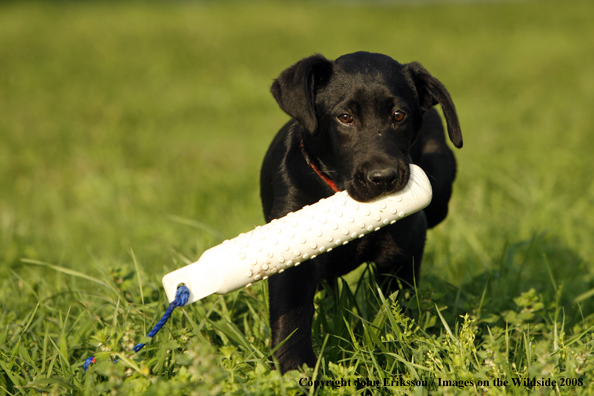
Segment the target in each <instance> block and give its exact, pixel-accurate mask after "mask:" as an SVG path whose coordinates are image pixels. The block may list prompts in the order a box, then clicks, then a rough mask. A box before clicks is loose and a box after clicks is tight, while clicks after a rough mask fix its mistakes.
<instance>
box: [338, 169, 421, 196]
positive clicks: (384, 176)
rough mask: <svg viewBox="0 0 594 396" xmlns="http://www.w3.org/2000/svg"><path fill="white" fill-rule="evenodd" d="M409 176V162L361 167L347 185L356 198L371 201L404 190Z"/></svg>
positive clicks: (351, 194)
mask: <svg viewBox="0 0 594 396" xmlns="http://www.w3.org/2000/svg"><path fill="white" fill-rule="evenodd" d="M409 178H410V167H409V166H408V164H407V165H404V164H398V165H397V166H375V167H361V168H360V169H358V170H357V171H356V172H355V174H354V175H353V177H352V178H351V181H350V182H347V183H346V186H345V187H346V190H347V192H348V193H349V195H350V196H351V197H352V198H353V199H354V200H356V201H359V202H369V201H371V200H373V199H375V198H377V197H380V196H382V195H389V194H393V193H395V192H397V191H400V190H402V189H403V188H404V187H406V185H407V184H408V180H409Z"/></svg>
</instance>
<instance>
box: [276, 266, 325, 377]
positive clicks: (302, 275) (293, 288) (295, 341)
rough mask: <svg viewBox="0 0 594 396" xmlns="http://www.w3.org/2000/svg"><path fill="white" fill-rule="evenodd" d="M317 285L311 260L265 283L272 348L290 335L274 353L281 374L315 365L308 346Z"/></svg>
mask: <svg viewBox="0 0 594 396" xmlns="http://www.w3.org/2000/svg"><path fill="white" fill-rule="evenodd" d="M317 285H318V278H317V275H316V271H315V260H311V261H308V262H305V263H303V264H301V265H300V266H298V267H293V268H291V269H289V270H287V271H286V272H283V273H282V274H278V275H275V276H273V277H271V278H270V279H269V280H268V286H269V295H270V327H271V330H272V346H273V348H274V347H276V346H277V345H279V344H280V343H282V342H283V341H285V339H286V338H287V337H289V336H290V337H289V338H288V339H287V340H286V342H285V343H284V344H283V345H282V346H281V347H280V348H279V349H278V350H277V351H276V352H275V356H276V358H277V359H278V362H279V364H280V369H281V372H282V373H285V372H287V371H289V370H295V369H298V368H300V367H301V366H303V363H306V364H307V365H308V366H310V367H314V366H315V364H316V355H315V354H314V351H313V347H312V344H311V324H312V319H313V314H314V305H313V299H314V294H315V292H316V288H317Z"/></svg>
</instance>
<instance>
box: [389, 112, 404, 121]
mask: <svg viewBox="0 0 594 396" xmlns="http://www.w3.org/2000/svg"><path fill="white" fill-rule="evenodd" d="M404 117H406V114H404V113H403V112H401V111H395V112H394V114H392V120H394V122H399V121H402V120H404Z"/></svg>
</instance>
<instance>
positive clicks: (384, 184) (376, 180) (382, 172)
mask: <svg viewBox="0 0 594 396" xmlns="http://www.w3.org/2000/svg"><path fill="white" fill-rule="evenodd" d="M397 178H398V171H397V170H396V169H394V168H384V169H372V170H371V171H370V172H369V173H368V174H367V179H368V180H369V181H370V182H372V183H373V184H375V185H376V186H377V187H380V188H383V189H387V188H389V187H391V186H393V185H394V183H396V179H397Z"/></svg>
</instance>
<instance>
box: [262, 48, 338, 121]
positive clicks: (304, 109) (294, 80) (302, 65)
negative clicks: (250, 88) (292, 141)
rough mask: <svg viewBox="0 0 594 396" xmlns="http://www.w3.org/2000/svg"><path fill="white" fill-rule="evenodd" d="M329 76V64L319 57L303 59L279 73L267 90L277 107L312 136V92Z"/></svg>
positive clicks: (314, 113) (313, 114) (313, 111)
mask: <svg viewBox="0 0 594 396" xmlns="http://www.w3.org/2000/svg"><path fill="white" fill-rule="evenodd" d="M331 73H332V62H330V61H329V60H328V59H326V58H324V57H323V56H322V55H319V54H318V55H313V56H310V57H308V58H304V59H302V60H300V61H299V62H297V63H295V64H294V65H293V66H291V67H289V68H288V69H286V70H285V71H283V72H282V73H281V75H280V76H278V78H277V79H276V80H274V83H272V87H271V88H270V92H272V96H274V99H276V102H277V103H278V105H279V106H280V108H281V109H282V110H283V111H284V112H285V113H287V114H288V115H290V116H291V117H293V118H295V119H296V120H297V121H299V122H300V123H301V124H302V125H303V126H304V127H305V129H307V131H309V132H310V133H315V132H316V131H317V129H318V119H317V117H316V109H315V103H314V100H315V89H316V86H317V85H319V84H322V83H323V82H324V81H326V80H327V79H328V77H329V76H330V74H331Z"/></svg>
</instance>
